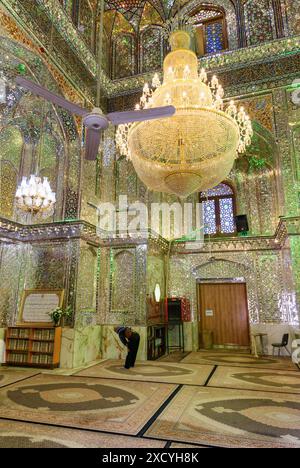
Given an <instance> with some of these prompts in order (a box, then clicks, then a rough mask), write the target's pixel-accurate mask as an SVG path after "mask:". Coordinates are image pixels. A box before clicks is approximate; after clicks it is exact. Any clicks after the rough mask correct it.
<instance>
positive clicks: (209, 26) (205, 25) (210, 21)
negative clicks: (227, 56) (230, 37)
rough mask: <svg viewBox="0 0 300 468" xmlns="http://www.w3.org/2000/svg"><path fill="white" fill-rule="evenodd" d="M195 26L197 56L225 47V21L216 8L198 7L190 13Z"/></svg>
mask: <svg viewBox="0 0 300 468" xmlns="http://www.w3.org/2000/svg"><path fill="white" fill-rule="evenodd" d="M191 17H192V18H193V22H194V25H195V26H196V27H195V40H196V52H197V54H198V56H203V55H205V54H214V53H216V52H219V51H221V50H224V49H226V48H227V35H226V21H225V16H224V13H223V11H222V10H221V9H218V8H204V7H202V8H200V9H198V10H196V11H194V12H193V13H192V14H191Z"/></svg>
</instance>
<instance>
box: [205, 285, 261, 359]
mask: <svg viewBox="0 0 300 468" xmlns="http://www.w3.org/2000/svg"><path fill="white" fill-rule="evenodd" d="M201 284H244V285H245V292H246V304H247V317H248V321H247V325H248V335H249V349H250V350H251V349H252V343H251V323H250V314H249V302H248V284H247V281H246V279H245V278H202V279H200V278H199V279H197V280H196V289H197V321H198V341H199V342H198V349H199V350H200V349H201V348H200V344H201V343H200V336H201V332H202V323H201V322H202V321H201V299H200V287H201ZM241 348H242V346H241ZM213 349H225V350H226V349H232V348H225V347H224V348H222V347H221V345H220V347H218V348H213ZM237 349H238V346H237Z"/></svg>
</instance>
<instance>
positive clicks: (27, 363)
mask: <svg viewBox="0 0 300 468" xmlns="http://www.w3.org/2000/svg"><path fill="white" fill-rule="evenodd" d="M61 332H62V329H61V327H51V326H48V327H47V326H39V327H37V326H36V327H34V326H28V327H26V326H18V327H9V328H8V329H7V332H6V363H5V365H7V366H18V367H42V368H46V369H49V368H50V369H53V368H54V367H58V366H59V359H60V348H61Z"/></svg>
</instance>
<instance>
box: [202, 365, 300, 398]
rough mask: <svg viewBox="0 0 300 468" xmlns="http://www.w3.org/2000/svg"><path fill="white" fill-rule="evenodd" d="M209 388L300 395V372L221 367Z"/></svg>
mask: <svg viewBox="0 0 300 468" xmlns="http://www.w3.org/2000/svg"><path fill="white" fill-rule="evenodd" d="M209 386H212V387H227V388H242V389H243V388H245V389H249V390H251V389H253V390H266V391H273V392H274V391H276V392H284V393H285V392H288V393H297V394H300V372H297V371H296V372H284V371H278V370H266V369H263V370H262V369H249V368H247V367H245V368H239V369H238V368H237V367H234V368H230V367H222V366H220V367H218V369H217V370H216V372H215V373H214V375H213V377H212V379H211V380H210V382H209Z"/></svg>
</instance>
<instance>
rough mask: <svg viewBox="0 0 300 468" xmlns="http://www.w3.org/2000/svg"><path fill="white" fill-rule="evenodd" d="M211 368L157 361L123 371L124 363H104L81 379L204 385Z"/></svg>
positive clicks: (90, 370) (87, 371)
mask: <svg viewBox="0 0 300 468" xmlns="http://www.w3.org/2000/svg"><path fill="white" fill-rule="evenodd" d="M212 370H213V366H195V365H193V364H191V365H189V364H174V363H169V362H168V363H165V362H157V361H147V362H139V363H136V365H135V367H134V368H131V369H124V361H113V360H110V361H106V362H103V363H101V364H99V365H97V366H93V367H90V368H88V369H85V370H83V371H81V372H78V374H76V375H79V376H83V377H100V378H101V377H102V378H118V379H125V380H141V381H145V380H147V381H148V382H166V383H175V384H193V385H204V384H205V382H206V381H207V379H208V377H209V375H210V373H211V371H212Z"/></svg>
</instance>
